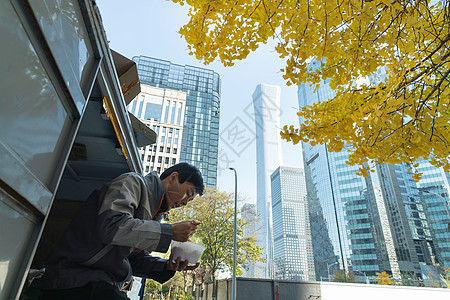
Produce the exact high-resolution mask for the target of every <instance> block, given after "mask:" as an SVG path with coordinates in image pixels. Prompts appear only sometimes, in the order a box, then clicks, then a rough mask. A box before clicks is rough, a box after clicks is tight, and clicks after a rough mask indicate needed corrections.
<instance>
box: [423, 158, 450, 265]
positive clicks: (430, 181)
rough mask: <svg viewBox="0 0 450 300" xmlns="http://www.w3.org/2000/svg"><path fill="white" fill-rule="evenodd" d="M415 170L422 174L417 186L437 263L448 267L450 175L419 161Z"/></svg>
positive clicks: (449, 245) (449, 253)
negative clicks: (427, 221)
mask: <svg viewBox="0 0 450 300" xmlns="http://www.w3.org/2000/svg"><path fill="white" fill-rule="evenodd" d="M417 170H418V171H419V172H422V173H423V174H422V179H421V180H420V181H419V183H418V186H419V191H420V195H421V198H422V199H423V206H424V208H425V213H426V216H427V217H428V220H429V227H430V232H431V236H432V243H433V245H434V249H435V250H436V256H437V257H436V259H437V262H438V263H439V264H440V265H441V266H445V267H450V211H449V210H450V208H449V204H450V203H449V199H450V197H449V195H450V174H449V173H446V172H444V170H443V169H442V168H435V167H434V166H432V165H431V164H430V163H429V162H427V161H420V165H419V167H418V168H417ZM421 247H422V248H423V247H428V245H423V246H421Z"/></svg>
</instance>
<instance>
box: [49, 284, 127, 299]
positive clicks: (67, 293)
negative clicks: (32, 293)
mask: <svg viewBox="0 0 450 300" xmlns="http://www.w3.org/2000/svg"><path fill="white" fill-rule="evenodd" d="M42 299H43V300H63V299H64V300H102V299H105V300H116V299H117V300H119V299H120V300H127V299H129V298H128V297H127V294H126V293H125V292H122V291H120V290H119V289H118V288H117V287H116V286H113V285H111V284H109V283H107V282H103V281H94V282H89V283H88V284H86V285H84V286H81V287H77V288H71V289H63V290H43V297H42Z"/></svg>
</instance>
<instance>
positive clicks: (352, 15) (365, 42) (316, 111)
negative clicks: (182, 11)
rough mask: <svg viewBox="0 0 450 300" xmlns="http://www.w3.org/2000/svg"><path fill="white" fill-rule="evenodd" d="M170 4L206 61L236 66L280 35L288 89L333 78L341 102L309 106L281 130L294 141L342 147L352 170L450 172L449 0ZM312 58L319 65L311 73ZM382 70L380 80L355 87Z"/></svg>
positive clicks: (251, 0) (193, 47)
mask: <svg viewBox="0 0 450 300" xmlns="http://www.w3.org/2000/svg"><path fill="white" fill-rule="evenodd" d="M172 1H173V2H176V3H179V4H181V5H184V4H187V5H189V7H190V9H189V17H190V20H189V22H188V23H187V24H186V25H185V26H183V27H182V28H181V29H180V33H181V35H183V36H184V38H185V39H186V41H187V43H188V47H189V50H190V53H191V54H193V55H195V56H196V57H197V58H198V59H201V60H203V61H204V62H205V63H206V64H207V63H210V62H212V61H214V60H215V59H219V60H220V61H221V62H222V63H223V64H224V65H225V66H231V65H233V63H234V61H235V60H241V59H245V58H246V57H247V55H248V54H249V53H250V52H251V51H254V50H255V49H257V48H258V46H259V45H260V44H261V43H266V42H267V41H268V40H269V39H274V40H275V41H277V45H276V46H275V50H276V51H277V52H278V54H279V56H280V57H281V58H282V59H284V60H285V62H286V65H285V67H284V68H283V69H282V72H283V73H284V74H283V78H284V79H285V80H286V81H287V84H288V85H291V84H295V85H301V84H304V83H309V84H311V85H312V86H313V87H314V88H316V89H317V88H318V87H319V84H321V83H323V81H324V80H328V81H329V85H330V87H331V88H332V89H334V91H335V93H336V96H335V97H334V98H333V99H330V100H328V101H324V102H322V103H317V104H314V105H312V106H308V107H305V108H303V109H302V110H301V111H300V112H299V116H301V117H302V118H303V119H304V120H305V122H304V123H303V124H302V125H301V126H300V128H293V127H289V128H288V127H285V128H284V129H283V130H282V132H281V135H282V137H283V138H284V139H286V140H287V141H292V142H293V143H298V142H300V141H310V142H312V143H314V144H317V143H321V144H324V143H327V144H331V145H328V147H329V149H330V150H331V151H340V149H342V145H343V144H344V143H345V144H346V145H349V146H350V147H351V152H350V154H351V155H352V159H351V160H350V161H349V162H351V163H352V164H362V162H364V161H368V160H370V161H371V162H375V163H398V162H400V161H401V162H405V163H408V164H414V163H415V162H416V161H417V160H419V159H428V160H429V161H431V162H432V163H433V164H434V165H435V166H443V167H444V168H446V169H450V162H449V160H448V157H449V155H450V142H449V134H450V126H449V125H448V124H449V121H450V114H449V109H450V107H449V105H450V88H449V84H450V80H449V77H450V76H449V74H450V25H449V24H450V22H449V21H450V20H449V15H450V14H449V13H448V9H449V7H450V0H444V1H441V2H436V1H429V0H415V1H409V0H398V1H391V0H373V1H356V2H355V1H353V0H342V1H337V2H336V1H331V0H320V1H318V0H310V1H297V0H273V1H262V0H261V1H258V0H256V1H254V0H233V1H219V0H195V1H194V0H172ZM311 58H315V59H316V60H317V61H320V62H321V67H320V68H317V69H315V70H311V69H310V68H309V66H308V62H309V61H310V60H311ZM380 68H384V70H385V72H386V77H385V79H384V80H383V81H381V82H379V83H377V84H375V85H372V86H365V85H362V86H361V85H358V84H357V83H356V82H357V80H358V79H359V78H361V76H363V77H364V76H369V75H372V74H374V73H375V72H376V71H377V70H379V69H380ZM365 172H366V173H367V170H365ZM363 173H364V172H363ZM418 178H420V175H419V174H418V173H415V179H416V180H417V179H418Z"/></svg>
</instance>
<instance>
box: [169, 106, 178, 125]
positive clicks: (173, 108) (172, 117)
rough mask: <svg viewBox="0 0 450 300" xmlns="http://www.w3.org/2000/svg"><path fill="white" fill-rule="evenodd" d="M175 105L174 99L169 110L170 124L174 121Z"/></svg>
mask: <svg viewBox="0 0 450 300" xmlns="http://www.w3.org/2000/svg"><path fill="white" fill-rule="evenodd" d="M176 105H177V103H176V102H175V101H173V102H172V112H171V114H172V115H171V118H170V124H174V123H173V122H174V121H175V111H176Z"/></svg>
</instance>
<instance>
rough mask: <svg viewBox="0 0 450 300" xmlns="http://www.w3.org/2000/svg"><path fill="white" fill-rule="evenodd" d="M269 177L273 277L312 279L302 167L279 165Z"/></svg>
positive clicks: (313, 273)
mask: <svg viewBox="0 0 450 300" xmlns="http://www.w3.org/2000/svg"><path fill="white" fill-rule="evenodd" d="M270 180H271V191H272V216H273V249H274V250H273V255H274V278H275V279H280V280H297V281H313V280H315V279H316V275H315V271H314V256H313V249H312V243H311V231H310V225H309V212H308V201H307V196H306V183H305V175H304V172H303V169H299V168H290V167H283V166H280V167H279V168H278V169H276V170H275V171H274V172H273V173H272V175H271V176H270Z"/></svg>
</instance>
